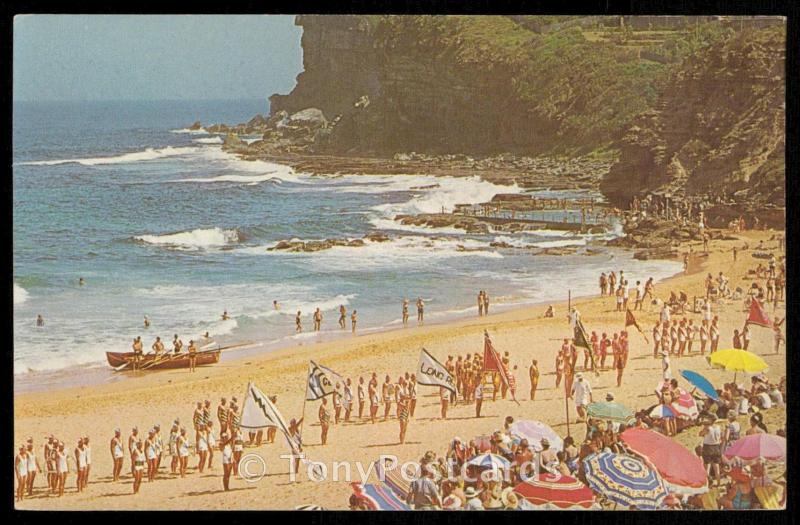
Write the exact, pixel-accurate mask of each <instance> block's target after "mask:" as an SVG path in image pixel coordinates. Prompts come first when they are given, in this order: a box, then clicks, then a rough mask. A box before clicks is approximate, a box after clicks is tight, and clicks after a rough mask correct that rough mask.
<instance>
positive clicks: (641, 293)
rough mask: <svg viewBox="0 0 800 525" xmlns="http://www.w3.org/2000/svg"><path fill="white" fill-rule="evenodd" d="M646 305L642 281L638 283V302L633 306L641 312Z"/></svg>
mask: <svg viewBox="0 0 800 525" xmlns="http://www.w3.org/2000/svg"><path fill="white" fill-rule="evenodd" d="M642 303H644V290H643V289H642V283H641V281H636V302H635V303H634V304H633V309H634V310H641V309H642Z"/></svg>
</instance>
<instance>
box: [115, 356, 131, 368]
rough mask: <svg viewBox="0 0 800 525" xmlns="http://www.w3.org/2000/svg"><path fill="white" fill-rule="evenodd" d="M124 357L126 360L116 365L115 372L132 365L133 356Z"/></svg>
mask: <svg viewBox="0 0 800 525" xmlns="http://www.w3.org/2000/svg"><path fill="white" fill-rule="evenodd" d="M123 359H125V362H124V363H122V364H121V365H119V366H115V367H114V372H119V371H120V370H122V369H123V368H125V367H126V366H131V363H133V358H129V357H124V358H123Z"/></svg>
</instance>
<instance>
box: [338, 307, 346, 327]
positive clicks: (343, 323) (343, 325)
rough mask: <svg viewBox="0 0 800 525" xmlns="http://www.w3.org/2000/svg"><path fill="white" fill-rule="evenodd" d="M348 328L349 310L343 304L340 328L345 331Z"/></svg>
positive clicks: (340, 310)
mask: <svg viewBox="0 0 800 525" xmlns="http://www.w3.org/2000/svg"><path fill="white" fill-rule="evenodd" d="M346 326H347V308H345V307H344V305H343V304H340V305H339V327H340V328H341V329H342V330H344V329H345V327H346Z"/></svg>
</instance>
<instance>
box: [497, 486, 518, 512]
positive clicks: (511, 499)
mask: <svg viewBox="0 0 800 525" xmlns="http://www.w3.org/2000/svg"><path fill="white" fill-rule="evenodd" d="M500 501H501V502H502V503H503V507H505V510H517V507H518V506H519V498H517V495H516V494H515V493H514V487H506V488H504V489H503V492H502V493H501V494H500Z"/></svg>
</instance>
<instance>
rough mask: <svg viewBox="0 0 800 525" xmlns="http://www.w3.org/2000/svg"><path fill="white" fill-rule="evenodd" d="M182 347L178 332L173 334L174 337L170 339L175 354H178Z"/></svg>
mask: <svg viewBox="0 0 800 525" xmlns="http://www.w3.org/2000/svg"><path fill="white" fill-rule="evenodd" d="M182 348H183V341H181V340H180V339H178V334H175V338H174V339H173V340H172V351H173V352H174V353H175V354H180V353H181V349H182Z"/></svg>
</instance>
